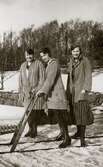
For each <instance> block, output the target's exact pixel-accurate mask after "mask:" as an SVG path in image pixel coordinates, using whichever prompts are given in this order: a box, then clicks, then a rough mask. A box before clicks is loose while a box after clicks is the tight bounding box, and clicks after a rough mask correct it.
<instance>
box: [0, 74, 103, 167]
mask: <svg viewBox="0 0 103 167" xmlns="http://www.w3.org/2000/svg"><path fill="white" fill-rule="evenodd" d="M8 74H9V73H8ZM9 76H11V73H10V74H9ZM7 77H8V75H7ZM13 78H14V79H13ZM62 78H63V82H64V86H65V87H66V80H67V76H66V75H62ZM102 82H103V72H94V73H93V87H92V90H93V91H96V92H102V93H103V84H102ZM17 87H18V73H17V72H14V77H10V78H8V79H7V80H6V79H5V82H4V88H5V91H17ZM93 112H94V116H95V119H94V124H93V125H90V126H88V127H87V131H86V144H87V147H85V148H81V147H80V140H79V139H77V140H75V139H72V144H71V146H70V147H67V148H65V149H59V148H58V145H59V144H60V142H56V141H53V140H52V139H53V137H55V136H56V135H57V134H58V133H59V128H58V125H44V126H39V127H38V136H37V137H36V138H35V139H31V138H25V137H24V134H25V132H26V131H27V129H28V126H26V128H25V131H24V133H23V135H22V137H21V138H20V141H19V144H18V145H17V148H16V152H13V153H10V152H9V151H10V148H11V146H10V145H8V144H9V142H10V141H11V138H12V134H5V135H0V167H103V104H102V105H101V106H98V107H95V108H94V109H93ZM23 113H24V108H23V107H14V106H6V105H0V125H6V124H17V123H18V121H19V120H20V118H21V117H22V115H23ZM68 129H69V132H70V135H72V134H73V133H74V132H75V131H76V127H75V126H69V127H68Z"/></svg>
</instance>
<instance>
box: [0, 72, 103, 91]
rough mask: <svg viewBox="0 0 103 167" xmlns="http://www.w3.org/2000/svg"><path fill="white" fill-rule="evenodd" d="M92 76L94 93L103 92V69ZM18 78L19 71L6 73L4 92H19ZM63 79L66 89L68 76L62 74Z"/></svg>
mask: <svg viewBox="0 0 103 167" xmlns="http://www.w3.org/2000/svg"><path fill="white" fill-rule="evenodd" d="M92 76H93V79H92V81H93V83H92V91H95V92H103V69H102V70H101V71H95V72H93V74H92ZM18 78H19V72H18V71H14V72H6V73H5V76H4V91H13V92H17V91H18ZM62 79H63V83H64V87H65V88H66V84H67V75H66V74H62ZM0 82H1V81H0Z"/></svg>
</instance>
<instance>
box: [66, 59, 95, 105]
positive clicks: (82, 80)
mask: <svg viewBox="0 0 103 167" xmlns="http://www.w3.org/2000/svg"><path fill="white" fill-rule="evenodd" d="M68 73H69V75H68V82H67V94H68V93H71V94H72V97H73V102H78V101H79V100H86V98H87V96H86V94H83V93H82V92H81V91H82V90H86V91H90V90H91V87H92V71H91V65H90V62H89V60H88V59H87V57H82V59H81V61H80V63H79V64H78V65H77V66H76V67H74V68H73V60H72V59H70V62H69V65H68Z"/></svg>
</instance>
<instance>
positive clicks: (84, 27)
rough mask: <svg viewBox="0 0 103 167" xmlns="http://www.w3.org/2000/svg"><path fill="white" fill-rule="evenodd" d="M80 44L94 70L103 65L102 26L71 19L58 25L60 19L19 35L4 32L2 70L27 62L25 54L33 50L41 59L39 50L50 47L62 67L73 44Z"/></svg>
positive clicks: (1, 45)
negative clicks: (30, 49) (26, 51)
mask: <svg viewBox="0 0 103 167" xmlns="http://www.w3.org/2000/svg"><path fill="white" fill-rule="evenodd" d="M75 43H78V44H80V45H81V47H82V51H83V53H84V54H85V55H86V56H88V58H89V59H90V61H91V63H92V67H93V68H99V67H102V66H103V23H102V22H94V21H82V20H80V19H76V20H69V21H66V22H64V23H61V24H59V23H58V21H57V20H54V21H51V22H48V23H45V24H44V25H42V26H41V27H38V28H35V25H31V26H30V27H28V28H24V29H23V30H22V31H21V32H20V33H19V35H16V33H15V32H13V31H10V32H8V33H7V32H5V33H4V34H3V39H2V40H1V41H0V62H1V63H0V71H1V72H3V71H15V70H18V69H19V68H20V65H21V63H22V62H23V61H24V60H25V57H24V51H25V49H26V48H28V47H30V48H32V49H34V53H35V56H36V57H37V58H39V50H40V49H41V48H43V47H47V46H48V47H50V49H51V51H52V55H53V57H56V58H58V59H59V61H60V64H61V66H62V67H64V66H66V64H67V61H69V57H70V47H71V45H73V44H75Z"/></svg>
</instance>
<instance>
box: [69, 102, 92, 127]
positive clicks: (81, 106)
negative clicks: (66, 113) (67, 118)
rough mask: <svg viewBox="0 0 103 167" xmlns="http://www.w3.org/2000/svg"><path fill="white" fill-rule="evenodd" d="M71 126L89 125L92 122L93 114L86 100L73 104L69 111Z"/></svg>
mask: <svg viewBox="0 0 103 167" xmlns="http://www.w3.org/2000/svg"><path fill="white" fill-rule="evenodd" d="M70 115H71V119H72V124H75V125H90V124H92V123H93V121H94V116H93V113H92V111H91V109H90V106H89V103H88V101H86V100H81V101H79V102H77V103H74V105H73V107H72V110H71V111H70Z"/></svg>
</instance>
